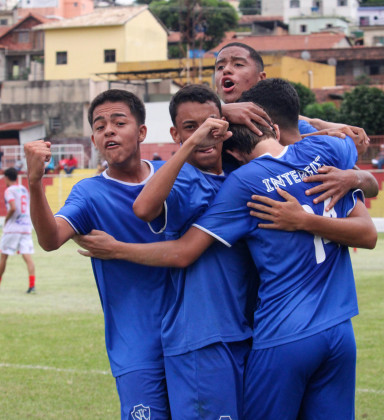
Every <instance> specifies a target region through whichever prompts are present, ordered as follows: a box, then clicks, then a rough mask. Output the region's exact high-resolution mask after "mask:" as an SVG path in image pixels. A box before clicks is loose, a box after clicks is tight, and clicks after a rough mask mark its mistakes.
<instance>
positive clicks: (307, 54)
mask: <svg viewBox="0 0 384 420" xmlns="http://www.w3.org/2000/svg"><path fill="white" fill-rule="evenodd" d="M301 58H302V59H303V60H309V59H310V58H311V53H310V52H309V51H303V52H302V53H301Z"/></svg>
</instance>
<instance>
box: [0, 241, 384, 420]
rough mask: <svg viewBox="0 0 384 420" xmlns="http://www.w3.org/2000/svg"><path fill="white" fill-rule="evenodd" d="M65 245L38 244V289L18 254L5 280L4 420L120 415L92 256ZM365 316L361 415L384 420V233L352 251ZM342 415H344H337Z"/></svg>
mask: <svg viewBox="0 0 384 420" xmlns="http://www.w3.org/2000/svg"><path fill="white" fill-rule="evenodd" d="M76 249H77V245H76V244H74V243H73V242H70V243H68V244H66V245H65V246H64V247H62V248H61V249H60V250H59V251H55V252H52V253H46V252H44V251H42V250H41V249H40V248H39V247H38V246H36V254H35V263H36V272H37V281H36V289H37V293H36V294H35V295H27V294H26V293H25V291H26V290H27V288H28V281H27V275H26V268H25V264H24V262H23V260H22V259H21V257H17V256H15V257H12V258H9V260H8V266H7V270H6V272H5V275H4V277H3V281H2V284H1V286H0V420H3V419H6V420H26V419H28V420H33V419H62V420H67V419H69V420H72V419H76V420H77V419H89V420H96V419H103V420H109V419H119V418H120V413H119V401H118V396H117V393H116V390H115V382H114V379H113V378H112V375H111V373H110V370H109V363H108V359H107V356H106V351H105V345H104V336H103V334H104V328H103V317H102V311H101V307H100V303H99V298H98V295H97V290H96V286H95V283H94V280H93V276H92V271H91V266H90V262H89V260H88V259H86V258H84V257H81V256H80V255H78V254H77V253H76ZM351 255H352V259H353V264H354V268H355V274H356V283H357V287H358V296H359V304H360V315H359V316H358V317H357V318H355V319H354V326H355V333H356V338H357V346H358V365H357V392H356V418H357V419H358V420H360V419H369V420H382V419H384V386H383V376H384V334H383V330H384V284H383V282H384V235H380V238H379V242H378V244H377V247H376V249H375V250H374V251H367V250H360V249H359V250H358V251H357V252H353V251H351ZM340 420H343V419H340Z"/></svg>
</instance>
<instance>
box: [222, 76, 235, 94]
mask: <svg viewBox="0 0 384 420" xmlns="http://www.w3.org/2000/svg"><path fill="white" fill-rule="evenodd" d="M222 86H223V90H224V91H230V90H232V89H233V88H234V86H235V84H234V83H233V82H232V80H230V79H225V80H223V83H222Z"/></svg>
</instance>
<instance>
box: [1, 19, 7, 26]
mask: <svg viewBox="0 0 384 420" xmlns="http://www.w3.org/2000/svg"><path fill="white" fill-rule="evenodd" d="M0 25H1V26H3V25H5V26H6V25H8V20H7V19H0Z"/></svg>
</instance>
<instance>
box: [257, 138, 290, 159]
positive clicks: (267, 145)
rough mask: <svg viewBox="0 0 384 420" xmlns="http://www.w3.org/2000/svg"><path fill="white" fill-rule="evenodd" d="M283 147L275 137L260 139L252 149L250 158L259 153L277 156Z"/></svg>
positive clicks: (259, 154)
mask: <svg viewBox="0 0 384 420" xmlns="http://www.w3.org/2000/svg"><path fill="white" fill-rule="evenodd" d="M283 149H284V146H282V145H281V144H280V143H279V142H278V141H277V140H276V139H275V138H273V137H271V138H268V139H265V140H262V141H261V142H260V143H258V144H257V145H256V147H255V148H254V149H253V151H252V159H255V158H257V157H259V156H261V155H265V154H266V153H268V154H270V155H272V156H278V155H279V154H280V153H281V152H282V150H283Z"/></svg>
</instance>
